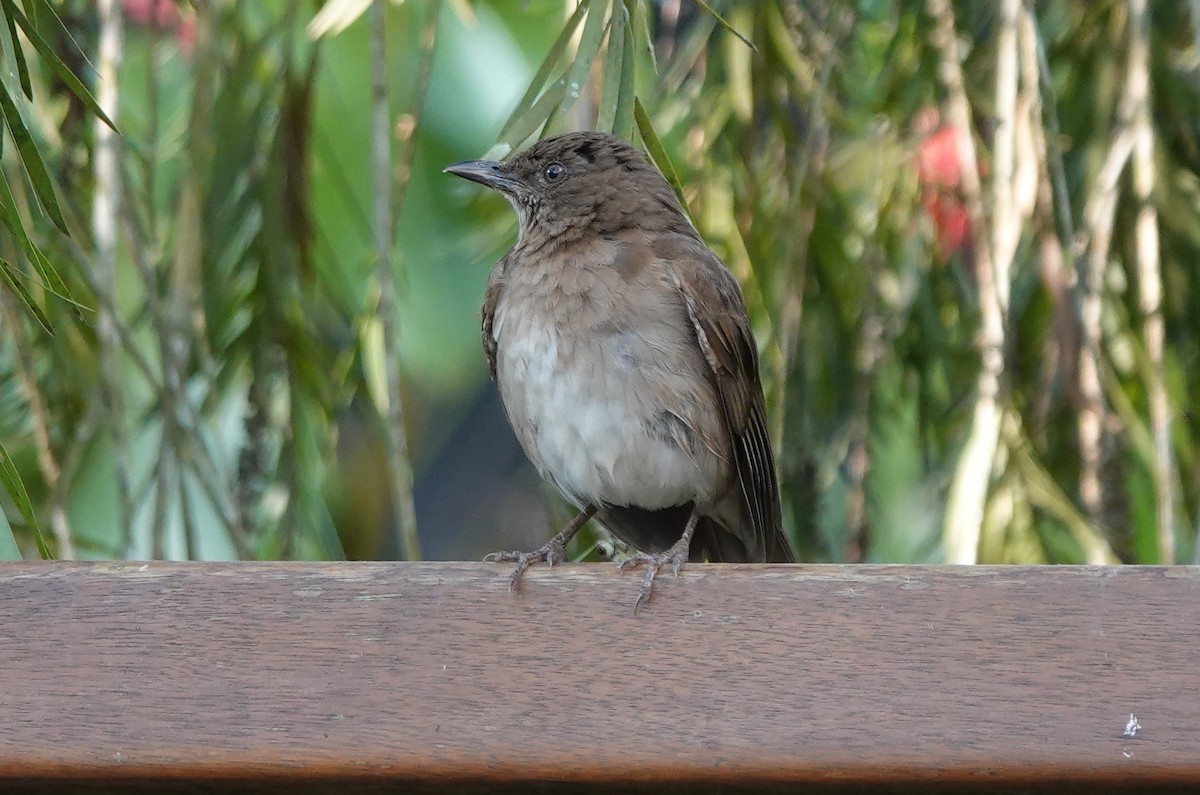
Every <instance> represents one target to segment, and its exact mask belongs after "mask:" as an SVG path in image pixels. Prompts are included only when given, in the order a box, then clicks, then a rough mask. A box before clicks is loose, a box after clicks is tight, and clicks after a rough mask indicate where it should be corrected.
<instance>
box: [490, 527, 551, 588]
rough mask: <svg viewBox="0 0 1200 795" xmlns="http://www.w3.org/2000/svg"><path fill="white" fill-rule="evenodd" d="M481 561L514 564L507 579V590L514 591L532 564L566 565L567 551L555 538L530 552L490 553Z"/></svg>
mask: <svg viewBox="0 0 1200 795" xmlns="http://www.w3.org/2000/svg"><path fill="white" fill-rule="evenodd" d="M483 560H484V562H485V563H510V562H514V563H516V564H517V565H516V568H514V569H513V573H512V574H510V575H509V577H508V590H510V591H515V590H517V589H519V588H520V586H521V578H522V577H524V576H525V570H526V569H528V568H529V567H530V566H532V565H533V564H534V563H541V562H543V561H545V563H546V565H548V566H557V565H558V564H559V563H566V561H567V550H566V548H565V547H564V546H563V545H562V544H561V543H560V542H559V541H558V539H557V538H552V539H550V540H549V541H547V542H546V543H545V544H543V545H542V546H540V547H538V548H537V549H535V550H533V551H532V552H517V551H501V552H491V553H489V554H487V555H484V557H483Z"/></svg>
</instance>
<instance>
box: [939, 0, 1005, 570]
mask: <svg viewBox="0 0 1200 795" xmlns="http://www.w3.org/2000/svg"><path fill="white" fill-rule="evenodd" d="M926 7H927V8H928V10H929V14H930V16H932V17H933V18H934V20H935V24H934V30H933V33H932V34H931V41H932V44H933V47H934V49H935V50H937V52H938V56H939V63H938V75H939V77H940V79H941V81H942V84H943V86H944V87H945V89H946V93H947V97H946V110H947V115H948V116H949V120H950V124H951V125H952V127H953V128H954V130H955V134H956V135H955V137H956V141H957V148H958V158H959V164H960V168H961V172H962V192H963V199H964V202H965V204H966V210H967V217H968V219H969V221H970V225H971V233H972V238H973V244H974V245H973V249H974V251H973V255H974V260H975V277H976V283H977V284H978V289H979V308H980V321H981V327H980V332H979V343H978V344H979V346H980V359H981V366H980V370H979V376H978V379H977V382H976V397H975V406H974V411H973V414H972V420H971V430H970V433H969V435H968V437H967V442H966V444H965V445H964V447H963V451H962V454H961V455H960V456H959V460H958V465H957V467H956V468H955V473H954V478H953V481H952V482H951V485H950V492H949V494H948V496H947V499H946V514H945V519H944V524H943V539H944V543H945V553H946V559H947V560H948V561H949V562H951V563H975V562H977V560H978V555H979V537H980V532H981V530H982V525H983V516H984V507H985V504H986V502H987V496H988V485H989V482H990V480H991V474H992V468H993V466H994V464H995V456H996V448H997V445H998V444H999V440H1000V426H1001V420H1002V415H1003V409H1002V407H1001V403H1000V399H1001V395H1000V392H1001V379H1002V377H1003V374H1004V344H1005V330H1004V308H1005V306H1006V305H1007V302H1008V290H1009V288H1008V272H1009V264H1010V262H1011V250H1012V249H1014V248H1015V246H1014V245H1013V244H1012V243H1011V242H1010V241H1011V239H1012V238H1013V237H1014V235H1015V234H1019V230H1018V231H1017V232H1016V233H1014V231H1013V230H1012V228H1011V224H1012V222H1011V221H1010V220H1009V219H1010V217H1012V212H1011V207H1010V206H1007V205H1011V190H1012V188H1011V180H1012V166H1013V161H1012V152H1013V116H1014V113H1015V101H1016V84H1017V45H1016V41H1017V36H1016V33H1017V22H1018V20H1019V16H1020V11H1021V4H1020V0H1004V3H1003V5H1002V7H1001V14H1000V27H1001V31H1000V35H999V46H998V60H997V78H996V101H997V107H996V115H997V122H998V125H997V131H996V145H995V146H996V151H995V153H994V157H995V158H996V160H997V162H996V163H995V165H994V171H993V200H994V201H995V202H996V203H997V206H996V208H995V212H996V213H997V218H996V221H995V224H994V226H993V228H992V238H991V239H990V240H989V238H988V234H987V229H988V226H987V218H986V216H985V215H984V210H983V188H982V186H981V184H980V181H979V168H978V165H977V158H976V157H975V143H974V140H973V139H972V136H971V109H970V106H969V104H968V102H967V95H966V89H965V87H964V83H963V75H962V67H961V65H960V64H961V59H960V57H959V52H958V41H957V38H956V33H955V27H954V15H953V12H952V11H951V9H950V5H949V2H948V0H927V2H926ZM1001 202H1004V203H1007V205H1006V206H1004V207H1003V208H1001V207H1000V206H999V205H1000V203H1001ZM997 256H1000V257H1004V259H1003V260H1002V261H999V262H998V261H997Z"/></svg>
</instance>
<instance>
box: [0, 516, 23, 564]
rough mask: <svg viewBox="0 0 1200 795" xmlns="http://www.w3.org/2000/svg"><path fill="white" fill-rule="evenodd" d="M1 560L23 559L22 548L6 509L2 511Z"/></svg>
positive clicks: (0, 521) (0, 525)
mask: <svg viewBox="0 0 1200 795" xmlns="http://www.w3.org/2000/svg"><path fill="white" fill-rule="evenodd" d="M0 560H21V548H20V547H19V546H17V539H16V538H15V537H14V536H13V531H12V525H10V524H9V523H8V517H7V516H5V515H4V511H0Z"/></svg>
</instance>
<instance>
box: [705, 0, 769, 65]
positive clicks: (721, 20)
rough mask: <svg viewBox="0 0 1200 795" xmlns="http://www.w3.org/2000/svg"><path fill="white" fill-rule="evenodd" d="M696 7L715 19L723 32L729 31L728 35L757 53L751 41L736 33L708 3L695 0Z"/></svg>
mask: <svg viewBox="0 0 1200 795" xmlns="http://www.w3.org/2000/svg"><path fill="white" fill-rule="evenodd" d="M696 5H698V6H700V7H701V8H703V9H704V10H705V11H707V12H708V13H710V14H712V15H713V17H715V18H716V20H717V22H720V23H721V27H723V28H725V30H727V31H729V32H730V33H732V34H733V35H735V36H737V37H738V38H739V39H741V40H742V41H744V42H746V46H747V47H749V48H750V49H752V50H754V51H755V52H758V48H757V47H755V46H754V43H753V42H752V41H750V39H748V38H746V37H745V36H743V35H742V34H741V33H738V32H737V30H736V29H735V28H734V27H733V25H730V24H729V23H728V22H726V21H725V18H724V17H722V16H721V15H720V14H718V13H717V10H716V9H715V8H713V7H712V6H710V5H709V4H708V3H706V2H704V0H696Z"/></svg>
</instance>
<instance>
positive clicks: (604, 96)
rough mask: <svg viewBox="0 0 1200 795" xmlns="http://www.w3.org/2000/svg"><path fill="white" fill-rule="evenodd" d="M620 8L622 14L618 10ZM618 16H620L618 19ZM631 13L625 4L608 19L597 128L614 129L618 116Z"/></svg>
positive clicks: (619, 6) (618, 6)
mask: <svg viewBox="0 0 1200 795" xmlns="http://www.w3.org/2000/svg"><path fill="white" fill-rule="evenodd" d="M618 10H620V12H621V13H620V14H618V13H617V11H618ZM618 17H620V18H619V19H618ZM628 18H629V15H628V13H627V12H626V11H625V6H624V4H621V5H617V6H616V7H614V8H613V15H612V18H611V19H610V20H609V21H608V50H607V51H606V52H605V55H604V79H603V84H602V86H601V88H600V107H599V109H598V110H597V111H596V129H597V130H607V131H609V132H611V131H612V130H613V124H614V122H615V121H616V118H617V100H618V99H620V96H621V94H620V91H621V78H622V76H623V73H622V60H623V56H624V54H625V27H626V23H627V21H628Z"/></svg>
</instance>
